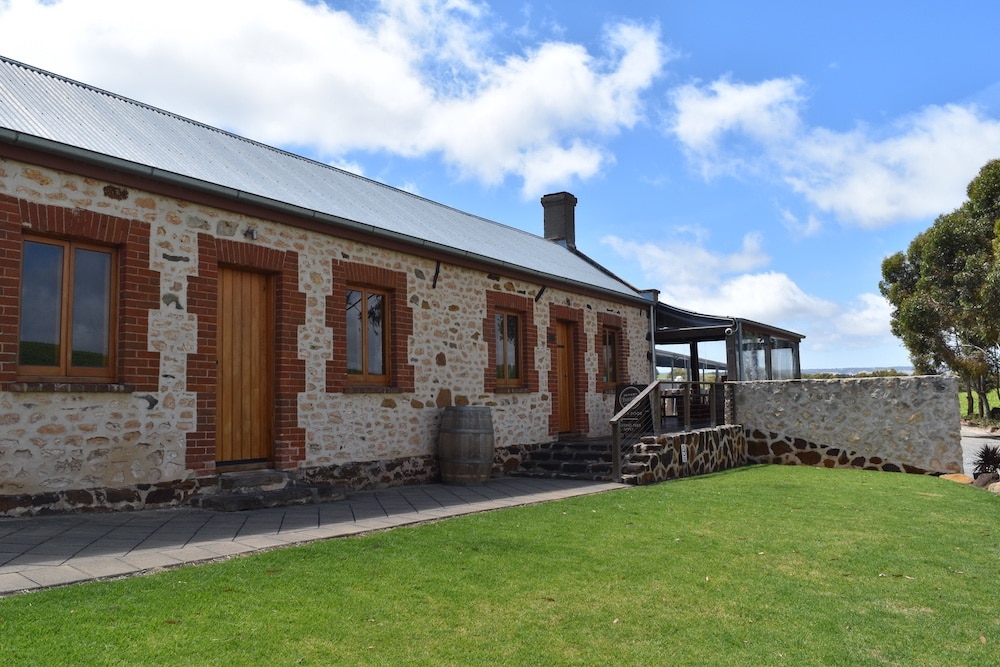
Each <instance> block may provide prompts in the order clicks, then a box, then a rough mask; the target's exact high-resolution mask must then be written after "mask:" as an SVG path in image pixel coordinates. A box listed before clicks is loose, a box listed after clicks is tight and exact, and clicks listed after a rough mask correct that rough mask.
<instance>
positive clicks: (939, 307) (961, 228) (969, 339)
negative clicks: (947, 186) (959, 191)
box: [879, 160, 1000, 393]
mask: <svg viewBox="0 0 1000 667" xmlns="http://www.w3.org/2000/svg"><path fill="white" fill-rule="evenodd" d="M967 192H968V195H969V199H968V200H967V201H966V202H965V203H963V204H962V206H960V207H959V208H957V209H955V210H954V211H952V212H951V213H946V214H943V215H941V216H938V218H937V220H935V222H934V224H933V225H932V226H931V228H930V229H927V230H925V231H924V232H922V233H920V234H919V235H917V237H916V238H915V239H913V241H912V242H911V243H910V246H909V247H908V248H907V250H906V252H905V253H904V252H898V253H895V254H894V255H892V256H890V257H887V258H886V259H885V260H884V261H883V262H882V280H881V281H880V283H879V290H880V291H881V292H882V295H883V296H885V298H886V299H887V300H888V301H889V303H890V304H891V305H892V307H893V312H892V322H891V323H892V332H893V334H895V335H896V336H897V337H899V338H900V339H901V340H902V341H903V344H904V345H905V346H906V348H907V350H908V351H909V352H910V358H911V360H912V362H913V365H914V368H915V370H916V372H917V373H918V374H922V373H935V372H941V371H943V370H945V369H950V370H952V371H954V372H955V373H956V374H958V375H959V376H960V377H961V378H962V379H963V380H964V381H965V382H966V383H967V384H968V385H969V386H973V387H975V390H976V391H977V392H980V393H985V392H986V391H987V390H989V389H990V388H991V387H993V386H996V384H997V382H996V377H997V374H998V373H1000V252H998V249H1000V237H998V235H997V232H998V230H1000V160H992V161H990V162H988V163H987V164H986V165H984V166H983V168H982V169H981V170H980V172H979V174H978V175H977V176H976V178H975V179H973V180H972V182H971V183H969V187H968V189H967Z"/></svg>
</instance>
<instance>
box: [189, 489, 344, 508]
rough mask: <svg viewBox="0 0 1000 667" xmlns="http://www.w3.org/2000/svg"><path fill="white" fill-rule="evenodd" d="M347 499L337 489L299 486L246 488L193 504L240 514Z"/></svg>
mask: <svg viewBox="0 0 1000 667" xmlns="http://www.w3.org/2000/svg"><path fill="white" fill-rule="evenodd" d="M346 497H347V493H346V491H345V490H344V489H342V488H340V487H336V486H331V485H296V486H286V487H284V488H281V489H271V490H268V491H265V490H246V489H244V490H241V491H236V492H226V493H214V494H208V495H200V496H195V497H194V498H192V499H191V505H192V506H193V507H200V508H202V509H209V510H215V511H217V512H240V511H243V510H254V509H264V508H267V507H280V506H284V505H307V504H310V503H323V502H330V501H334V500H343V499H345V498H346Z"/></svg>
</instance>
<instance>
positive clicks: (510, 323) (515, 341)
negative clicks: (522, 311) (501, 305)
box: [504, 315, 521, 380]
mask: <svg viewBox="0 0 1000 667" xmlns="http://www.w3.org/2000/svg"><path fill="white" fill-rule="evenodd" d="M519 329H520V327H519V326H518V317H517V315H507V343H506V346H505V350H504V359H505V361H506V362H507V379H508V380H518V379H520V378H521V368H520V363H519V360H520V358H521V354H520V352H521V351H520V349H519V347H520V344H521V341H520V335H519Z"/></svg>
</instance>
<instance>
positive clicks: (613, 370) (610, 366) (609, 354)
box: [602, 330, 618, 382]
mask: <svg viewBox="0 0 1000 667" xmlns="http://www.w3.org/2000/svg"><path fill="white" fill-rule="evenodd" d="M617 347H618V341H617V337H616V336H615V332H614V331H610V330H605V331H604V345H603V348H604V349H603V357H604V359H603V364H602V368H603V371H604V373H603V375H604V377H603V381H604V382H616V381H617V380H618V368H617V366H616V364H617V359H618V355H617V354H616V348H617Z"/></svg>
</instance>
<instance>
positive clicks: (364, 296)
mask: <svg viewBox="0 0 1000 667" xmlns="http://www.w3.org/2000/svg"><path fill="white" fill-rule="evenodd" d="M351 292H359V293H360V294H361V301H362V302H365V303H367V301H368V299H369V298H370V297H371V296H372V295H377V296H381V297H382V345H381V347H382V350H381V355H382V371H383V372H382V373H381V374H376V373H371V372H369V369H368V358H369V352H370V345H369V342H368V327H367V326H364V322H365V320H362V322H363V324H362V327H361V366H362V370H361V372H360V373H351V372H350V370H349V369H348V372H347V384H348V385H351V386H363V387H389V386H391V385H392V293H391V292H390V291H389V290H387V289H383V288H378V287H371V286H368V285H353V284H348V285H347V286H346V289H345V290H344V295H345V299H346V296H347V295H348V294H350V293H351ZM344 307H345V309H346V303H345V306H344ZM344 320H345V322H344V324H345V331H344V335H345V338H346V335H347V331H346V329H347V328H346V325H347V323H348V321H349V320H348V318H347V315H346V312H345V315H344Z"/></svg>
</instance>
